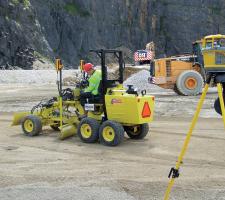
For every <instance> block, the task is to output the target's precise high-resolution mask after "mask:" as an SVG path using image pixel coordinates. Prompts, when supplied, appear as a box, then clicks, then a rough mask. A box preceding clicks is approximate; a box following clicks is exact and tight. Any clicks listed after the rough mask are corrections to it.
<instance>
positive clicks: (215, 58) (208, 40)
mask: <svg viewBox="0 0 225 200" xmlns="http://www.w3.org/2000/svg"><path fill="white" fill-rule="evenodd" d="M202 54H203V58H204V66H205V70H206V71H208V72H225V35H220V34H218V35H209V36H206V37H204V39H203V45H202Z"/></svg>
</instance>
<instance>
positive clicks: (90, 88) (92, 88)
mask: <svg viewBox="0 0 225 200" xmlns="http://www.w3.org/2000/svg"><path fill="white" fill-rule="evenodd" d="M92 79H93V78H92V77H90V79H89V80H88V82H89V86H88V87H87V88H85V90H84V92H92V91H93V90H94V89H95V87H96V84H95V82H94V81H93V80H92Z"/></svg>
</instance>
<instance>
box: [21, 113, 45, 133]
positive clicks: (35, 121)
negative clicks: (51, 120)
mask: <svg viewBox="0 0 225 200" xmlns="http://www.w3.org/2000/svg"><path fill="white" fill-rule="evenodd" d="M22 130H23V132H24V134H25V135H27V136H31V137H32V136H37V135H39V134H40V132H41V131H42V123H41V119H40V118H39V117H37V116H35V115H28V116H26V117H25V118H24V119H23V121H22Z"/></svg>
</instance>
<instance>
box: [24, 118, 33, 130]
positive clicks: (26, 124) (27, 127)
mask: <svg viewBox="0 0 225 200" xmlns="http://www.w3.org/2000/svg"><path fill="white" fill-rule="evenodd" d="M24 128H25V130H26V131H27V132H32V131H33V129H34V124H33V122H32V121H31V120H29V119H27V120H26V121H25V122H24Z"/></svg>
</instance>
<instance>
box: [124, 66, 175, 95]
mask: <svg viewBox="0 0 225 200" xmlns="http://www.w3.org/2000/svg"><path fill="white" fill-rule="evenodd" d="M148 78H149V71H147V70H141V71H139V72H138V73H136V74H133V75H132V76H130V77H129V78H128V79H127V80H126V81H125V82H124V84H123V85H124V86H125V87H127V85H133V86H134V88H137V89H138V91H141V90H146V91H147V93H151V92H165V91H172V90H168V89H164V88H161V87H159V86H157V85H154V84H150V83H149V82H148Z"/></svg>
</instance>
